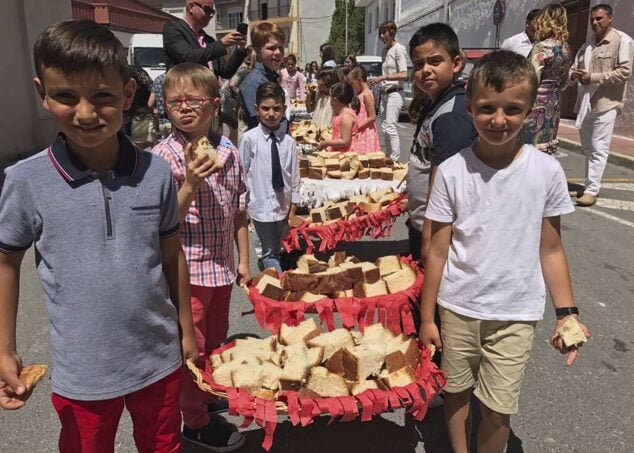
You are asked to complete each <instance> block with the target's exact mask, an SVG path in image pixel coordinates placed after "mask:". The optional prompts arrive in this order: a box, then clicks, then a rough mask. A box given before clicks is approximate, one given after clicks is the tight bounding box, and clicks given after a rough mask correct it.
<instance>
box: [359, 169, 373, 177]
mask: <svg viewBox="0 0 634 453" xmlns="http://www.w3.org/2000/svg"><path fill="white" fill-rule="evenodd" d="M369 177H370V169H369V168H362V169H361V170H359V171H358V172H357V179H368V178H369Z"/></svg>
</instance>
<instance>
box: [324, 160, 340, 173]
mask: <svg viewBox="0 0 634 453" xmlns="http://www.w3.org/2000/svg"><path fill="white" fill-rule="evenodd" d="M324 165H325V166H326V169H327V170H341V168H340V164H339V159H337V158H335V157H332V158H328V159H326V160H325V161H324Z"/></svg>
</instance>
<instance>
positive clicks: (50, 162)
mask: <svg viewBox="0 0 634 453" xmlns="http://www.w3.org/2000/svg"><path fill="white" fill-rule="evenodd" d="M119 144H120V149H119V158H118V162H117V163H116V165H115V166H114V168H113V169H112V170H110V171H109V172H108V175H107V177H105V178H104V179H103V180H100V179H99V177H98V175H97V174H96V173H95V172H94V171H92V170H90V169H88V168H86V167H85V166H84V165H83V164H82V163H81V162H80V161H79V160H78V159H77V158H76V157H74V156H73V154H71V153H70V152H69V150H68V149H67V148H66V145H65V142H64V137H63V136H62V135H60V136H59V137H58V138H57V140H56V141H55V143H53V145H52V146H51V147H49V148H48V149H46V150H44V151H42V152H40V153H38V154H36V155H35V156H33V157H31V158H29V159H26V160H24V161H21V162H19V163H17V164H16V165H14V166H12V167H10V168H8V169H7V170H6V179H5V182H4V187H3V190H2V194H1V195H0V251H2V252H4V253H16V252H21V251H24V250H26V249H28V248H29V247H30V246H31V244H32V243H33V244H35V259H36V266H37V272H38V274H39V277H40V280H41V284H42V289H43V292H44V299H45V301H46V305H47V308H48V313H49V333H50V344H51V362H52V384H53V391H54V392H55V393H57V394H59V395H62V396H64V397H67V398H72V399H78V400H103V399H109V398H115V397H118V396H122V395H126V394H129V393H132V392H134V391H136V390H139V389H142V388H144V387H147V386H148V385H150V384H153V383H154V382H157V381H159V380H160V379H162V378H164V377H166V376H168V375H169V374H171V373H172V372H174V371H175V370H177V369H178V368H179V367H180V366H181V352H180V341H179V334H178V316H177V313H176V308H175V306H174V304H173V303H172V302H171V300H170V298H169V288H168V285H167V282H166V280H165V277H164V275H163V268H162V264H161V250H160V239H161V238H165V237H168V236H170V235H173V234H176V233H177V231H178V208H177V197H176V188H175V187H174V184H173V182H172V178H171V175H170V169H169V166H168V165H167V163H166V162H165V161H164V160H162V159H161V158H160V157H157V156H153V155H152V154H151V153H148V152H143V151H137V150H136V148H134V146H133V145H132V144H131V143H130V142H129V141H128V140H127V139H126V138H125V136H123V135H122V134H120V135H119ZM26 360H27V361H28V358H26Z"/></svg>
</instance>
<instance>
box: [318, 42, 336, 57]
mask: <svg viewBox="0 0 634 453" xmlns="http://www.w3.org/2000/svg"><path fill="white" fill-rule="evenodd" d="M319 50H320V51H321V55H322V56H321V60H322V62H324V61H329V60H334V59H335V48H334V47H333V46H332V44H330V43H329V42H327V43H324V44H322V45H321V46H319Z"/></svg>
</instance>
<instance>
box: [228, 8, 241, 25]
mask: <svg viewBox="0 0 634 453" xmlns="http://www.w3.org/2000/svg"><path fill="white" fill-rule="evenodd" d="M241 22H242V11H240V12H238V13H229V23H228V24H227V25H228V28H236V27H237V26H238V24H239V23H241Z"/></svg>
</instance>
